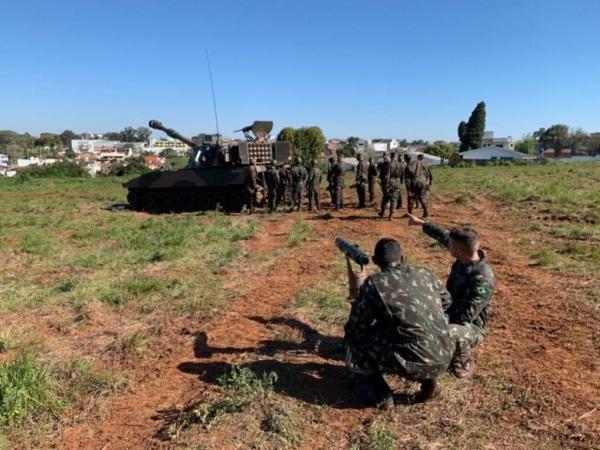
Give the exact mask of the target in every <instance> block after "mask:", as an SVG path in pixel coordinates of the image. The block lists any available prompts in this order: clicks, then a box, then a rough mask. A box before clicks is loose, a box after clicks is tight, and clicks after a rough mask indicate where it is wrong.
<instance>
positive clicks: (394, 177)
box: [389, 160, 404, 190]
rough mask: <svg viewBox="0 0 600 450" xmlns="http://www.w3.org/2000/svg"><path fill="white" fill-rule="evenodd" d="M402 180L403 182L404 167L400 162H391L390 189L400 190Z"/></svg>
mask: <svg viewBox="0 0 600 450" xmlns="http://www.w3.org/2000/svg"><path fill="white" fill-rule="evenodd" d="M402 180H404V167H403V165H402V163H401V162H399V161H396V160H393V161H391V162H390V180H389V181H390V188H392V189H393V190H397V189H400V188H401V187H402Z"/></svg>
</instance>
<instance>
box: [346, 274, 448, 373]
mask: <svg viewBox="0 0 600 450" xmlns="http://www.w3.org/2000/svg"><path fill="white" fill-rule="evenodd" d="M449 302H450V295H449V294H448V291H447V290H446V288H445V287H444V285H443V284H442V282H441V281H440V280H439V279H438V278H437V277H436V276H435V275H434V274H433V273H431V272H430V271H429V270H427V269H424V268H420V267H412V266H409V265H407V264H405V263H400V262H398V263H394V264H391V265H389V266H388V267H386V268H385V269H384V270H382V271H381V272H378V273H375V274H373V275H371V276H370V277H368V278H367V279H366V281H365V283H364V284H363V285H362V286H361V288H360V291H359V294H358V298H357V299H356V301H355V302H354V303H353V304H352V311H351V312H350V318H349V319H348V322H347V323H346V325H345V327H344V330H345V341H344V342H345V345H346V364H347V366H348V367H349V368H350V370H351V371H352V372H354V373H359V374H362V375H372V374H376V373H382V372H392V373H396V374H398V375H400V376H402V377H404V378H407V379H409V380H414V381H421V380H430V379H435V378H437V377H438V376H439V375H440V374H441V373H442V372H444V371H446V369H447V368H448V365H449V363H450V358H451V357H452V353H453V351H454V346H453V343H452V342H451V337H450V331H449V328H448V319H447V317H446V315H445V314H444V306H445V305H447V304H448V303H449Z"/></svg>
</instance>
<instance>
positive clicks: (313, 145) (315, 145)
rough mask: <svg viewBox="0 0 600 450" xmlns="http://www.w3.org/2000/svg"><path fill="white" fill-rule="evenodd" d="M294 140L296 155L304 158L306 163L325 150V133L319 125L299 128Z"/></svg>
mask: <svg viewBox="0 0 600 450" xmlns="http://www.w3.org/2000/svg"><path fill="white" fill-rule="evenodd" d="M282 131H283V130H282ZM293 142H294V144H293V147H292V148H293V154H294V157H300V158H302V161H303V162H304V164H308V163H309V162H310V161H314V160H315V159H317V157H318V156H319V155H321V154H322V153H323V151H324V150H325V135H324V134H323V131H321V129H320V128H319V127H302V128H298V129H297V130H295V132H294V140H293Z"/></svg>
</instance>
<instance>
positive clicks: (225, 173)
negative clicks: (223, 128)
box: [123, 120, 291, 213]
mask: <svg viewBox="0 0 600 450" xmlns="http://www.w3.org/2000/svg"><path fill="white" fill-rule="evenodd" d="M149 126H150V127H151V128H154V129H155V130H161V131H163V132H164V133H166V134H167V135H168V136H170V137H172V138H173V139H177V140H179V141H181V142H183V143H185V144H187V145H188V146H189V147H191V154H190V158H189V161H188V164H187V166H186V168H184V169H180V170H159V171H154V172H150V173H147V174H144V175H141V176H139V177H137V178H134V179H133V180H130V181H128V182H126V183H124V184H123V185H124V186H125V187H126V188H127V189H128V191H129V193H128V194H127V200H128V202H129V206H130V208H131V209H134V210H140V211H148V212H156V213H161V212H179V211H207V210H214V209H222V210H224V211H230V212H236V211H240V210H241V209H242V207H243V205H244V196H245V192H244V181H245V180H246V177H247V175H248V173H249V165H250V160H254V161H255V162H256V165H257V170H258V171H259V172H262V171H263V170H264V169H265V166H266V164H267V163H268V162H269V161H271V160H272V159H276V160H278V161H279V162H282V163H283V162H286V161H288V160H289V159H290V157H291V149H290V144H289V143H288V142H269V141H268V133H269V132H270V131H271V128H272V127H273V122H266V121H257V122H254V124H253V125H250V126H249V127H244V128H243V129H242V130H243V131H244V133H245V134H246V138H247V140H246V141H234V142H229V143H224V142H223V141H222V139H221V138H220V136H217V137H216V139H210V138H205V139H204V141H203V142H200V143H197V142H195V141H193V140H191V139H188V138H186V137H184V136H182V135H181V134H180V133H178V132H177V131H175V130H173V129H171V128H166V127H165V126H163V124H162V123H160V122H159V121H157V120H151V121H150V122H149ZM250 131H252V132H253V133H254V136H255V137H254V138H252V137H251V136H250V135H249V134H248V132H250ZM248 138H250V139H248Z"/></svg>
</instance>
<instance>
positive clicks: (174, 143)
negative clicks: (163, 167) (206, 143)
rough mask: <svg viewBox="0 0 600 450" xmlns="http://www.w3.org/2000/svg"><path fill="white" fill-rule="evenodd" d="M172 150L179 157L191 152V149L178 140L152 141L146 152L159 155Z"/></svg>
mask: <svg viewBox="0 0 600 450" xmlns="http://www.w3.org/2000/svg"><path fill="white" fill-rule="evenodd" d="M168 148H171V149H173V150H175V151H176V152H177V154H179V155H183V154H185V153H187V152H189V151H190V150H191V147H190V146H189V145H187V144H185V143H183V142H181V141H178V140H177V139H150V145H149V146H148V147H146V149H145V150H146V151H148V152H151V153H154V154H155V155H159V154H160V153H161V152H162V151H163V150H166V149H168Z"/></svg>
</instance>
